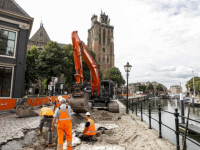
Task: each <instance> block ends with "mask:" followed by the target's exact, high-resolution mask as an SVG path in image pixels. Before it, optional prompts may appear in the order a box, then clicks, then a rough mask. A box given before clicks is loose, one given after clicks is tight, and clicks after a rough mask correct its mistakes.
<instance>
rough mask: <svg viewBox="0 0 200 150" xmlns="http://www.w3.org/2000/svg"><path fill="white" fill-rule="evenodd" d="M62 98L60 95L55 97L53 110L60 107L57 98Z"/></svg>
mask: <svg viewBox="0 0 200 150" xmlns="http://www.w3.org/2000/svg"><path fill="white" fill-rule="evenodd" d="M62 98H63V97H62V96H58V98H57V99H56V101H55V105H54V108H53V111H54V112H55V110H56V108H58V107H60V104H59V100H60V99H62Z"/></svg>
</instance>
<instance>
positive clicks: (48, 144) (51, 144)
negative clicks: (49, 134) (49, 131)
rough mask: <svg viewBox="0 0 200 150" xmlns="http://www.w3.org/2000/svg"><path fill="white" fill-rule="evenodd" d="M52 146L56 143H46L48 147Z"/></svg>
mask: <svg viewBox="0 0 200 150" xmlns="http://www.w3.org/2000/svg"><path fill="white" fill-rule="evenodd" d="M54 146H56V143H51V144H48V147H54Z"/></svg>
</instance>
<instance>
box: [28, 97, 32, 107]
mask: <svg viewBox="0 0 200 150" xmlns="http://www.w3.org/2000/svg"><path fill="white" fill-rule="evenodd" d="M31 102H32V98H29V99H28V100H27V104H28V105H29V106H31Z"/></svg>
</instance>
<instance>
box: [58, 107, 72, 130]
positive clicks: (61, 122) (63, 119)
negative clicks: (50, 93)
mask: <svg viewBox="0 0 200 150" xmlns="http://www.w3.org/2000/svg"><path fill="white" fill-rule="evenodd" d="M67 109H68V107H66V110H65V112H63V111H62V110H61V109H60V107H59V111H60V117H59V118H58V122H57V128H62V129H64V128H65V124H68V123H71V117H70V116H69V115H68V114H67Z"/></svg>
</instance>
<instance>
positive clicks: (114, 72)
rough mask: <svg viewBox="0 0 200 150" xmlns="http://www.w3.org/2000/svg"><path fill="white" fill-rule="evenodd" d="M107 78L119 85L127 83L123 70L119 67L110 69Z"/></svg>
mask: <svg viewBox="0 0 200 150" xmlns="http://www.w3.org/2000/svg"><path fill="white" fill-rule="evenodd" d="M105 79H109V80H112V81H113V82H114V83H115V84H117V85H118V87H120V86H121V85H124V84H125V80H124V79H123V77H122V75H121V72H120V70H119V69H118V68H117V67H112V68H110V69H108V70H107V71H106V74H105Z"/></svg>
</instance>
